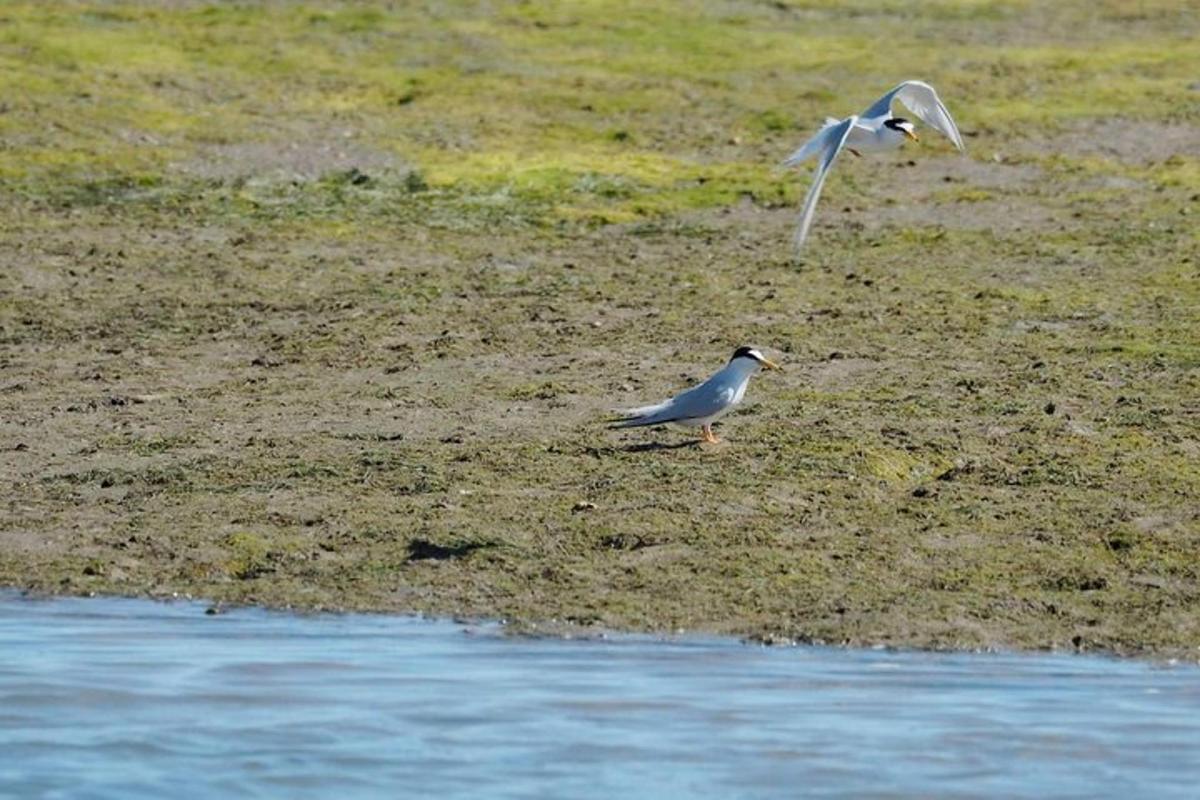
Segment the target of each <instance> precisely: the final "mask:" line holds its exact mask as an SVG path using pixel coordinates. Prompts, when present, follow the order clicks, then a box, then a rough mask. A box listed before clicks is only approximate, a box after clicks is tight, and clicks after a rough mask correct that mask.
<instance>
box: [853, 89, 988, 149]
mask: <svg viewBox="0 0 1200 800" xmlns="http://www.w3.org/2000/svg"><path fill="white" fill-rule="evenodd" d="M893 100H899V101H900V102H901V103H904V105H905V107H906V108H908V109H909V110H911V111H912V113H914V114H916V115H917V118H918V119H919V120H921V121H922V122H924V123H925V124H926V125H928V126H930V127H931V128H934V129H935V130H937V131H939V132H940V133H942V134H943V135H944V136H945V137H946V138H947V139H949V140H950V141H952V142H954V146H955V147H957V148H958V149H959V150H966V148H965V147H964V146H963V140H962V135H961V134H960V133H959V132H958V126H957V125H955V124H954V120H953V119H952V118H951V117H950V112H949V111H947V110H946V106H945V105H943V104H942V99H941V98H940V97H938V93H937V92H936V91H934V88H933V87H932V86H930V85H929V84H928V83H925V82H923V81H905V82H904V83H902V84H900V85H899V86H897V87H896V88H895V89H892V90H891V91H890V92H888V93H887V94H885V95H884V96H883V97H881V98H879V99H878V100H876V101H875V102H874V103H872V104H871V107H870V108H868V109H867V110H866V111H864V112H863V113H862V118H863V119H874V118H875V117H881V116H883V115H884V114H890V113H891V111H892V101H893Z"/></svg>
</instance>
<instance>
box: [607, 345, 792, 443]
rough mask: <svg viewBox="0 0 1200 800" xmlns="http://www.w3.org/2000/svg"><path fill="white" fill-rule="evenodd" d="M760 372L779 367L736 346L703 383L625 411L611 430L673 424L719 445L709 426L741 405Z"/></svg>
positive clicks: (759, 355)
mask: <svg viewBox="0 0 1200 800" xmlns="http://www.w3.org/2000/svg"><path fill="white" fill-rule="evenodd" d="M760 369H781V367H780V366H779V365H778V364H776V363H775V362H773V361H771V360H770V359H768V358H767V357H766V356H764V355H763V354H762V353H761V352H759V351H758V350H757V349H755V348H753V347H739V348H738V349H737V350H735V351H733V358H731V359H729V363H728V364H726V365H725V366H724V367H722V368H721V369H720V370H719V371H718V372H717V373H716V374H715V375H713V376H712V377H711V378H709V379H708V380H706V381H705V382H704V383H702V384H700V385H699V386H693V387H692V388H691V389H688V390H687V391H685V392H682V393H680V394H677V395H675V396H674V397H672V398H671V399H670V400H667V401H665V402H662V403H658V404H656V405H652V406H643V407H642V408H631V409H629V410H628V411H624V412H622V413H623V414H624V415H625V416H626V417H628V419H623V420H620V421H619V422H616V423H614V425H613V427H614V428H635V427H639V426H642V425H663V424H665V423H668V422H673V423H675V424H677V425H684V426H687V427H691V428H700V438H701V441H705V442H710V443H715V442H718V441H720V440H719V439H718V438H717V437H716V436H714V435H713V432H712V424H713V423H714V422H716V421H717V420H718V419H720V418H721V417H723V416H725V414H727V413H729V411H731V410H732V409H733V407H734V406H736V405H737V404H738V403H740V402H742V398H743V397H744V396H745V394H746V386H747V385H748V384H749V383H750V378H751V377H752V376H753V375H755V374H756V373H757V372H758V371H759V370H760Z"/></svg>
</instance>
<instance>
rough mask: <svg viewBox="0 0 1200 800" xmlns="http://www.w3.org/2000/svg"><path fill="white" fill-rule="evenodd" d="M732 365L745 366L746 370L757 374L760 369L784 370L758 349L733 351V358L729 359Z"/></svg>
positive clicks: (744, 347)
mask: <svg viewBox="0 0 1200 800" xmlns="http://www.w3.org/2000/svg"><path fill="white" fill-rule="evenodd" d="M729 363H730V364H737V365H738V366H744V367H745V368H746V369H749V370H752V371H754V372H757V371H758V370H759V369H782V367H780V366H779V365H778V364H776V363H775V362H774V361H772V360H771V359H769V358H767V357H766V356H764V355H763V354H762V353H761V352H760V351H759V350H758V348H756V347H746V346H742V347H739V348H738V349H737V350H734V351H733V358H731V359H729Z"/></svg>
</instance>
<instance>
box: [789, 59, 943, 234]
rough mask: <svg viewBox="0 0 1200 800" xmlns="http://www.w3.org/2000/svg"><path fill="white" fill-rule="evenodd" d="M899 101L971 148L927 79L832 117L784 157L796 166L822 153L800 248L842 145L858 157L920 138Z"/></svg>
mask: <svg viewBox="0 0 1200 800" xmlns="http://www.w3.org/2000/svg"><path fill="white" fill-rule="evenodd" d="M893 100H899V101H900V102H901V103H903V104H904V105H905V106H907V107H908V108H909V109H910V110H911V111H912V112H913V113H914V114H916V115H917V118H918V119H920V120H921V121H922V122H924V123H925V124H926V125H929V126H931V127H933V128H934V129H935V130H937V131H939V132H940V133H943V134H945V135H946V137H947V138H949V139H950V141H952V142H954V146H955V147H957V148H958V149H959V150H960V151H961V150H965V148H964V147H963V140H962V135H961V134H959V132H958V127H957V126H956V125H955V124H954V120H953V119H951V117H950V112H949V111H947V110H946V106H944V105H943V104H942V101H941V98H939V97H938V94H937V92H936V91H934V88H933V87H932V86H930V85H929V84H928V83H923V82H921V81H905V82H904V83H902V84H900V85H899V86H897V87H896V88H895V89H892V90H891V91H890V92H888V93H887V94H885V95H884V96H883V97H881V98H879V99H878V100H876V101H875V102H874V103H872V104H871V107H870V108H868V109H867V110H866V111H864V112H863V113H861V114H852V115H851V116H849V117H846V118H845V119H841V120H838V119H833V118H828V119H826V120H825V125H824V126H823V127H822V128H821V130H820V131H818V132H817V134H816V136H813V137H812V138H811V139H809V140H808V141H807V142H805V143H804V146H803V147H801V148H800V149H799V150H797V151H796V152H794V153H792V154H791V155H790V156H788V159H787V161H784V162H783V165H784V166H785V167H792V166H795V165H796V164H800V163H803V162H805V161H807V160H808V159H810V158H812V157H813V156H819V161H818V163H817V169H816V172H815V173H814V174H813V181H812V185H811V186H809V187H808V194H807V195H806V196H805V198H804V210H803V211H802V212H801V214H800V224H799V225H798V226H797V227H796V236H795V244H796V249H797V250H799V249H800V248H801V247H803V246H804V240H805V238H806V237H807V236H808V228H809V226H810V225H812V219H813V212H814V211H815V210H816V208H817V198H818V197H820V196H821V187H822V186H824V185H825V178H826V177H827V176H828V175H829V170H830V168H831V167H833V162H835V161H837V157H838V156H839V155H840V154H841V152H842V150H849V151H850V152H851V153H854V154H855V155H856V156H857V155H862V154H863V153H872V152H881V151H884V150H894V149H895V148H897V147H899V146H900V145H902V144H904V140H905V139H912V140H913V141H914V142H916V141H919V140H918V139H917V134H916V131H915V130H914V129H913V124H912V123H911V122H909V121H908V120H906V119H904V118H902V117H894V116H892V101H893Z"/></svg>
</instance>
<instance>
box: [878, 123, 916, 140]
mask: <svg viewBox="0 0 1200 800" xmlns="http://www.w3.org/2000/svg"><path fill="white" fill-rule="evenodd" d="M883 126H884V127H885V128H890V129H891V130H893V131H896V133H899V134H900V135H902V136H906V137H908V138H909V139H912V140H913V141H914V142H919V141H921V140H920V139H918V138H917V129H916V128H915V127H913V124H912V123H911V122H909V121H908V120H906V119H904V118H903V117H892V118H891V119H889V120H884V123H883Z"/></svg>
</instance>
